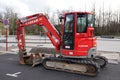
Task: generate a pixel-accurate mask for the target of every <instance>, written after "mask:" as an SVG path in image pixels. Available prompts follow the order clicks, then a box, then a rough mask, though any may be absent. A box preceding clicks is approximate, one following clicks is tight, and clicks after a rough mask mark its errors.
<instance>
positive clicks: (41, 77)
mask: <svg viewBox="0 0 120 80" xmlns="http://www.w3.org/2000/svg"><path fill="white" fill-rule="evenodd" d="M0 80H120V64H119V63H118V64H111V63H109V64H108V65H107V67H105V68H104V69H101V71H100V73H99V74H98V75H97V76H95V77H90V76H83V75H79V74H73V73H67V72H61V71H53V70H46V69H45V68H44V67H43V66H42V65H38V66H36V67H34V68H33V67H31V66H30V65H21V64H19V60H18V55H17V54H11V53H6V54H2V55H1V56H0Z"/></svg>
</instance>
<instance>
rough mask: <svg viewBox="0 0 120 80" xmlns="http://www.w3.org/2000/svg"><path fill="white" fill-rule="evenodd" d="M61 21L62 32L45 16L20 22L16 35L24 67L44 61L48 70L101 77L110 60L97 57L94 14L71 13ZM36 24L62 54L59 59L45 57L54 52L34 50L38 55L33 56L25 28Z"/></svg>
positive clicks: (23, 19)
mask: <svg viewBox="0 0 120 80" xmlns="http://www.w3.org/2000/svg"><path fill="white" fill-rule="evenodd" d="M60 21H61V23H62V31H61V32H60V31H57V29H56V28H55V27H54V26H53V25H52V24H51V23H50V22H49V20H48V19H47V17H46V16H45V15H44V14H34V15H30V16H27V17H24V18H21V19H18V21H17V25H18V27H17V32H16V34H17V40H18V48H19V56H20V63H21V64H33V63H34V62H35V60H37V59H40V61H41V63H42V64H43V66H44V67H45V68H46V69H52V70H59V71H67V72H73V73H79V74H83V75H89V76H95V75H97V73H98V72H99V71H100V68H103V67H105V66H106V64H107V59H106V58H105V57H102V56H95V54H96V37H95V36H94V28H93V25H94V15H93V13H90V12H69V13H65V14H64V16H62V17H60ZM33 24H36V25H38V27H42V28H43V29H44V31H45V33H46V35H47V36H48V37H49V39H50V40H51V43H52V44H53V45H54V46H55V49H56V52H58V53H59V54H57V55H58V56H55V55H54V56H47V57H46V56H45V55H46V54H45V53H51V52H50V49H51V48H44V49H43V48H39V49H36V50H35V49H34V50H33V51H35V52H34V54H30V55H29V53H28V52H27V51H26V46H25V31H24V28H25V27H27V26H30V25H33ZM51 51H53V50H51ZM42 52H43V53H42ZM39 53H41V55H40V54H39ZM53 54H54V51H53ZM43 57H44V58H43Z"/></svg>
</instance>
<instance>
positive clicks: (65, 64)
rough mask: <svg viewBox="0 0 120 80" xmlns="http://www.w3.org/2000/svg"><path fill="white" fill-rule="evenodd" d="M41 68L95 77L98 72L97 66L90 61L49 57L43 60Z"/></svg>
mask: <svg viewBox="0 0 120 80" xmlns="http://www.w3.org/2000/svg"><path fill="white" fill-rule="evenodd" d="M43 66H44V67H45V68H46V69H52V70H58V71H66V72H72V73H78V74H82V75H87V76H96V75H97V74H98V72H99V71H100V67H99V65H97V64H96V63H95V62H94V61H92V60H74V59H62V58H56V57H50V58H46V59H44V61H43Z"/></svg>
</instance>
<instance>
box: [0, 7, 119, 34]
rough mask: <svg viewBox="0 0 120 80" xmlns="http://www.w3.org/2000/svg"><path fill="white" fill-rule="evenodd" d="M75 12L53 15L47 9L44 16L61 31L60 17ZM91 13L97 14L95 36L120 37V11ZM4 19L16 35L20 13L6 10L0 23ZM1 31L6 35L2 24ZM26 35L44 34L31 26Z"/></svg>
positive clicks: (54, 13) (10, 32)
mask: <svg viewBox="0 0 120 80" xmlns="http://www.w3.org/2000/svg"><path fill="white" fill-rule="evenodd" d="M70 11H74V10H72V9H71V10H62V11H60V10H56V11H54V12H52V14H50V13H51V10H50V9H49V8H47V9H45V11H44V14H45V15H46V16H47V18H48V19H49V20H50V22H51V23H52V24H53V25H55V27H56V28H57V29H60V28H61V26H60V22H59V15H60V14H63V13H65V12H70ZM91 12H94V13H95V26H94V27H95V34H96V35H116V36H119V35H120V11H119V10H118V11H114V12H113V11H112V10H111V8H109V9H108V10H105V9H104V7H103V8H100V9H99V10H98V11H96V9H95V6H93V8H91ZM4 18H7V19H8V20H9V26H10V27H9V34H10V35H14V34H15V32H16V27H17V24H16V21H17V19H18V13H16V12H15V11H14V10H13V9H12V8H4V11H3V12H0V21H3V20H4ZM0 30H1V31H2V34H5V29H4V27H3V25H2V24H0ZM25 30H26V34H30V35H37V34H40V33H41V32H44V31H43V29H42V28H41V27H38V26H36V25H31V26H29V27H26V28H25Z"/></svg>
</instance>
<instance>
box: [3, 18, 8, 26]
mask: <svg viewBox="0 0 120 80" xmlns="http://www.w3.org/2000/svg"><path fill="white" fill-rule="evenodd" d="M3 23H4V27H5V28H9V21H8V20H7V19H5V20H4V21H3Z"/></svg>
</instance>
